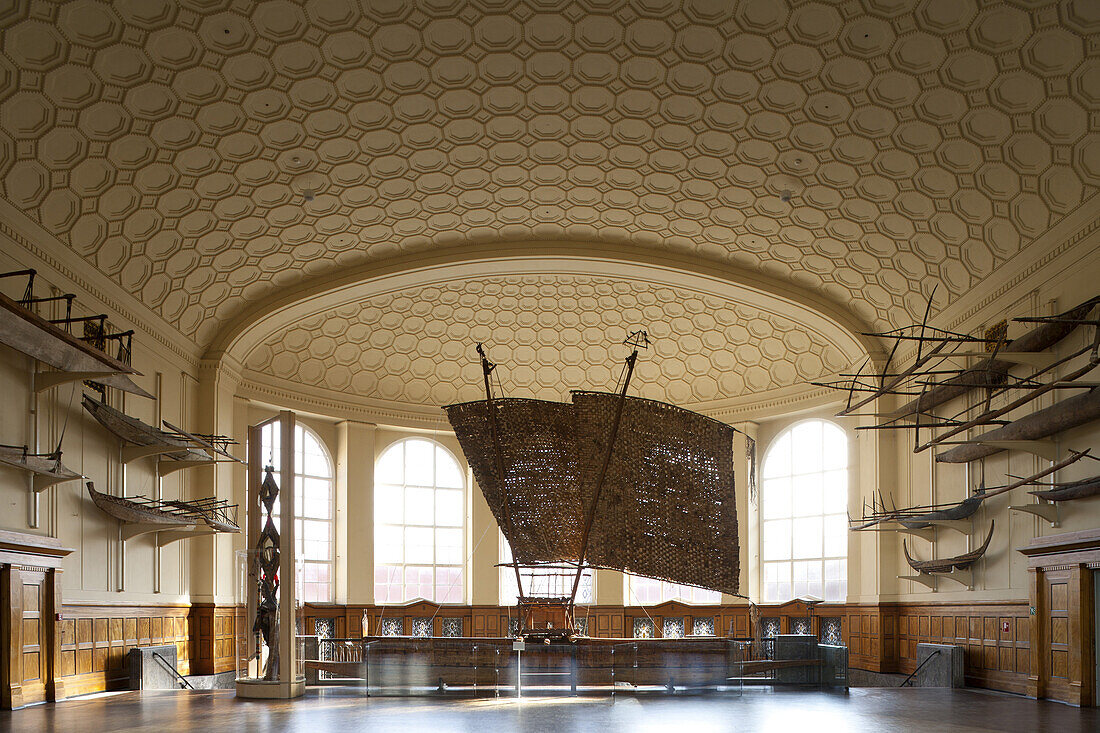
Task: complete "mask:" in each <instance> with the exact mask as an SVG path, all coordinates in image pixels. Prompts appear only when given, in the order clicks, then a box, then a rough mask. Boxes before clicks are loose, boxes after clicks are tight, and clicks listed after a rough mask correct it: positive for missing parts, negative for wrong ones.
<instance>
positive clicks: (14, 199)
mask: <svg viewBox="0 0 1100 733" xmlns="http://www.w3.org/2000/svg"><path fill="white" fill-rule="evenodd" d="M6 7H7V10H5V11H4V14H3V16H2V17H0V24H2V25H0V27H2V32H3V38H2V51H3V53H2V55H0V174H2V176H3V192H2V193H3V197H4V198H5V199H6V200H7V202H9V203H10V204H11V205H12V206H13V207H14V208H15V209H17V210H19V211H22V212H25V214H26V215H27V216H30V217H31V218H32V219H34V220H35V221H36V222H37V223H38V224H40V225H41V226H42V227H43V228H45V229H46V230H47V231H48V232H50V233H52V234H53V235H55V236H56V237H57V238H58V239H59V240H60V241H61V242H63V243H64V244H66V245H67V246H69V247H71V248H72V249H74V250H75V251H76V252H78V253H80V254H81V255H83V256H84V257H86V258H87V259H88V260H89V261H90V262H91V263H93V264H94V265H95V266H96V267H97V268H99V269H100V270H101V271H102V272H103V273H105V274H107V275H108V276H110V277H111V278H113V279H114V280H115V281H117V282H118V283H119V284H120V285H122V286H123V287H124V288H126V289H127V290H129V291H130V292H133V293H135V294H136V295H137V296H138V297H139V298H140V299H141V300H142V301H143V302H145V303H146V304H148V305H149V306H150V307H151V308H153V309H155V310H156V311H157V312H158V313H160V314H161V315H162V316H163V317H164V318H166V319H167V320H168V321H169V322H171V323H172V324H174V325H175V326H176V327H178V328H179V330H180V331H181V332H182V333H183V334H185V335H187V336H188V337H190V338H192V339H193V340H195V341H196V342H197V343H198V344H200V345H204V344H207V343H209V342H210V341H211V339H212V338H213V337H214V335H215V334H216V333H217V332H218V329H219V328H220V327H221V326H222V325H223V324H225V323H226V322H227V321H228V320H229V319H231V318H232V317H233V316H234V315H235V314H237V313H239V312H240V311H241V308H242V306H243V305H244V304H245V303H246V302H250V301H254V300H256V299H258V298H262V297H264V296H265V295H269V294H271V293H273V292H274V291H275V290H276V289H277V288H279V287H280V286H282V285H285V284H288V283H291V282H295V281H298V280H301V279H303V278H309V277H313V276H318V275H322V274H324V273H326V272H331V271H333V270H334V269H336V268H346V267H349V266H354V265H357V264H362V263H365V262H368V261H372V260H378V259H380V258H384V257H387V256H390V255H393V254H396V253H400V252H402V251H412V250H415V249H424V248H426V247H430V246H437V245H447V244H452V245H453V244H459V243H463V242H478V241H481V242H484V241H496V240H516V239H563V238H564V239H578V240H589V241H591V240H602V241H617V242H623V241H625V242H632V243H636V244H638V245H641V246H645V247H650V248H656V249H670V250H675V251H678V252H689V253H694V254H697V255H699V256H702V257H705V258H710V259H712V260H720V261H726V262H730V263H733V264H735V265H737V266H740V267H745V268H750V269H759V270H762V271H765V272H767V273H769V274H772V275H775V276H780V277H788V278H790V279H791V280H793V281H794V282H795V283H796V284H797V285H799V286H801V287H805V288H810V289H814V290H816V291H818V292H820V293H823V294H824V295H826V296H827V297H830V298H832V299H833V300H834V301H836V302H838V303H842V304H844V305H845V307H850V308H853V309H854V310H855V311H856V312H857V315H858V316H860V317H861V318H862V319H864V320H865V321H867V322H870V323H874V324H875V325H879V326H881V325H885V324H887V323H888V322H892V323H894V324H899V323H903V322H907V321H909V320H911V319H912V317H913V316H914V315H915V314H919V312H920V311H921V309H922V307H923V303H924V297H925V293H924V292H923V290H922V282H932V281H941V282H943V283H944V285H945V286H946V287H944V288H941V289H940V291H939V292H940V295H941V297H942V298H944V300H945V301H946V299H947V298H950V297H951V296H953V295H957V294H960V293H963V292H965V291H966V290H967V289H968V288H969V287H970V286H971V285H972V284H973V283H974V282H975V281H977V280H980V279H982V278H984V277H986V276H988V275H989V274H990V273H991V272H992V271H993V270H994V269H995V268H997V267H998V265H1000V264H1001V263H1003V262H1005V261H1006V260H1007V259H1008V258H1010V257H1012V256H1013V255H1014V254H1015V253H1017V252H1018V251H1019V250H1021V248H1023V247H1026V246H1027V245H1028V244H1029V243H1030V242H1032V241H1033V240H1034V239H1035V238H1036V237H1038V236H1040V235H1041V234H1043V233H1044V232H1045V231H1047V229H1048V228H1049V227H1050V226H1051V225H1052V224H1053V223H1055V222H1056V221H1057V220H1058V219H1059V218H1060V217H1062V216H1064V215H1065V214H1066V213H1067V212H1070V211H1072V210H1073V209H1075V208H1076V207H1079V206H1080V205H1081V204H1082V203H1083V202H1085V201H1086V200H1089V199H1090V198H1091V197H1092V196H1093V195H1094V194H1095V192H1096V190H1097V186H1100V141H1098V138H1097V135H1096V134H1095V133H1096V131H1097V129H1098V127H1100V111H1098V107H1100V68H1098V62H1097V55H1098V54H1100V38H1098V33H1100V20H1098V19H1097V15H1096V10H1095V8H1096V7H1097V4H1096V2H1095V0H1065V1H1064V2H1057V3H1054V2H1051V3H1042V2H1039V3H1019V4H1015V3H1013V4H1009V3H978V2H975V1H974V0H926V1H925V2H921V3H919V5H917V4H913V3H906V2H885V1H882V0H865V1H864V2H862V3H861V2H855V1H854V0H848V1H847V2H842V3H839V4H836V5H832V4H826V3H816V2H796V3H790V4H789V5H788V4H786V3H784V2H782V1H781V0H746V1H744V2H739V3H732V2H720V1H719V2H714V1H713V0H683V2H679V1H671V0H669V1H665V0H638V1H637V2H629V3H628V2H622V1H615V0H609V1H608V2H576V3H572V2H565V1H564V0H563V1H558V2H554V1H551V0H527V1H526V2H518V1H516V0H502V1H501V2H493V3H489V2H471V3H469V4H466V3H453V2H436V1H435V0H432V1H430V2H429V1H427V0H425V1H423V2H417V3H405V2H396V1H394V2H383V1H381V0H379V1H375V0H371V1H370V2H363V3H362V4H360V3H358V2H353V0H310V1H308V2H304V3H302V4H297V3H294V2H290V1H289V0H270V1H268V2H258V3H251V2H244V1H241V2H227V1H219V0H209V1H206V0H202V1H200V0H178V2H177V0H118V2H115V3H113V4H107V3H104V2H96V1H94V0H74V1H73V2H65V3H49V2H26V1H25V0H23V1H17V2H13V3H10V4H8V5H7V6H6ZM785 190H789V191H791V194H792V197H791V200H790V201H789V202H788V201H783V200H781V196H780V194H781V193H782V192H783V191H785ZM307 193H308V196H307V195H306V194H307Z"/></svg>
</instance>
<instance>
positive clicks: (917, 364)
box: [837, 341, 948, 417]
mask: <svg viewBox="0 0 1100 733" xmlns="http://www.w3.org/2000/svg"><path fill="white" fill-rule="evenodd" d="M947 344H948V342H947V341H941V342H939V343H938V344H936V345H935V346H933V347H932V350H931V351H929V352H928V353H927V354H925V355H924V356H922V357H920V358H919V359H917V360H916V361H914V362H913V364H912V366H910V367H909V368H908V369H904V370H902V371H901V372H899V373H898V376H896V377H894V378H893V379H891V380H890V382H889V383H888V384H887V383H886V382H885V381H883V384H882V387H881V388H880V389H877V390H875V391H874V392H873V393H871V394H870V395H868V396H867V397H864V398H863V399H862V400H859V401H858V402H856V403H855V404H854V405H848V406H847V407H845V408H844V409H843V410H841V411H840V412H838V413H837V417H843V416H845V415H850V414H852V413H853V412H854V411H856V410H858V409H859V408H861V407H863V406H864V405H866V404H868V403H870V402H873V401H874V400H876V399H877V398H879V397H880V396H882V395H884V394H889V393H890V390H892V389H894V387H897V386H898V385H899V384H901V383H902V382H903V381H905V380H906V379H907V378H908V377H910V376H912V375H913V374H914V373H915V372H916V371H917V370H918V369H920V368H921V367H922V366H924V365H925V364H927V363H928V362H929V361H931V360H932V359H934V358H935V357H936V355H937V354H939V353H940V352H941V351H943V349H944V348H945V347H946V346H947Z"/></svg>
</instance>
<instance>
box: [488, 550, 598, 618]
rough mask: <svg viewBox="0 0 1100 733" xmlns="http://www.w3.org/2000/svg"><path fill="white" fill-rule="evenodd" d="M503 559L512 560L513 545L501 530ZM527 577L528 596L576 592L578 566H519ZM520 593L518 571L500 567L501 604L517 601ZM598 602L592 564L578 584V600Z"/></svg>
mask: <svg viewBox="0 0 1100 733" xmlns="http://www.w3.org/2000/svg"><path fill="white" fill-rule="evenodd" d="M499 534H500V561H501V563H508V562H512V548H511V546H510V545H509V544H508V540H506V539H505V538H504V533H503V532H500V533H499ZM519 572H520V575H521V576H522V577H523V592H524V593H526V594H527V595H528V596H567V595H569V594H570V593H572V592H573V580H574V578H575V577H576V572H577V571H576V570H573V571H572V572H567V571H563V570H561V569H554V568H551V569H541V568H525V567H523V566H522V565H521V566H520V569H519ZM517 595H519V593H518V591H517V590H516V571H515V570H513V569H512V568H511V567H509V566H505V565H501V567H500V604H501V605H502V606H514V605H516V602H517V598H516V596H517ZM595 602H596V576H595V574H594V573H593V572H592V569H591V568H585V570H584V572H583V573H581V584H580V585H579V586H578V587H577V603H595Z"/></svg>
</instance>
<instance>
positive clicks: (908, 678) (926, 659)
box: [898, 649, 940, 687]
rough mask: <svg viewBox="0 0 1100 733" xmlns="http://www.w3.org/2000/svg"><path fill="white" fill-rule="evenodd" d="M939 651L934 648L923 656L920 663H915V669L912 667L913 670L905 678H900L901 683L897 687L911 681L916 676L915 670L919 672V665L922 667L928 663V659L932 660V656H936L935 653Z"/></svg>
mask: <svg viewBox="0 0 1100 733" xmlns="http://www.w3.org/2000/svg"><path fill="white" fill-rule="evenodd" d="M939 653H940V650H939V649H936V650H935V651H933V652H932V653H931V654H929V655H928V656H927V657H925V658H924V661H923V662H921V663H920V664H918V665H917V668H916V669H914V670H913V671H912V672H910V673H909V676H908V677H906V678H905V679H904V680H902V683H901V684H900V685H898V687H905V686H906V685H907V684H909V682H910V681H911V680H912V679H913V678H914V677H916V676H917V672H920V670H921V667H923V666H924V665H926V664H928V662H930V661H931V660H932V657H934V656H936V655H937V654H939Z"/></svg>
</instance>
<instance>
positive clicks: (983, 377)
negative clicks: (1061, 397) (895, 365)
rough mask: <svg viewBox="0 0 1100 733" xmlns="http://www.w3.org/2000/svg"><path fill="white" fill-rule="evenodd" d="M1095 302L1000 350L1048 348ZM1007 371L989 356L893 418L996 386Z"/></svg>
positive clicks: (1003, 363)
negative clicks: (976, 390)
mask: <svg viewBox="0 0 1100 733" xmlns="http://www.w3.org/2000/svg"><path fill="white" fill-rule="evenodd" d="M1098 302H1100V297H1098V298H1092V299H1090V300H1087V301H1085V302H1084V303H1082V304H1080V305H1078V306H1077V307H1075V308H1072V309H1070V310H1068V311H1066V312H1065V313H1064V314H1062V315H1061V316H1058V317H1057V318H1059V319H1062V318H1065V319H1072V320H1053V321H1044V322H1042V323H1041V324H1040V325H1039V326H1037V327H1035V328H1033V329H1032V330H1031V331H1028V332H1027V333H1025V334H1024V335H1023V336H1020V337H1019V338H1017V339H1013V340H1012V341H1009V342H1008V343H1007V344H1005V347H1004V351H1009V352H1021V353H1031V352H1037V351H1044V350H1046V349H1049V348H1050V347H1051V346H1054V345H1055V344H1056V343H1058V342H1059V341H1061V340H1062V339H1063V338H1065V337H1066V336H1068V335H1069V334H1070V332H1072V331H1073V330H1074V329H1075V328H1077V326H1078V325H1080V324H1079V323H1078V321H1079V320H1080V319H1083V318H1084V317H1085V316H1087V315H1088V313H1089V311H1091V310H1092V309H1093V308H1094V307H1095V306H1096V305H1097V303H1098ZM1017 320H1020V319H1017ZM1011 368H1012V362H1009V361H1003V360H998V359H997V358H996V356H991V357H990V358H989V359H986V360H984V361H982V362H980V363H979V364H976V365H975V366H973V367H971V368H970V369H967V370H966V371H964V372H963V373H962V374H959V375H958V376H957V377H952V378H951V379H948V380H946V381H945V382H943V383H942V384H939V385H937V386H935V387H933V388H931V389H929V390H928V391H927V392H926V393H925V394H923V395H921V396H920V397H918V398H917V399H915V400H912V401H910V402H908V403H906V404H905V405H902V406H901V407H900V408H898V410H897V411H896V412H895V413H894V415H895V416H896V417H904V416H905V415H910V414H912V413H914V412H928V411H930V410H932V409H934V408H936V407H938V406H939V405H942V404H943V403H945V402H948V401H950V400H952V399H954V398H956V397H959V396H960V395H963V394H966V393H967V392H969V391H970V390H972V389H974V388H975V386H984V387H996V386H997V385H998V384H999V383H1000V382H1001V381H1003V380H1004V378H1005V375H1007V374H1008V370H1009V369H1011Z"/></svg>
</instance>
